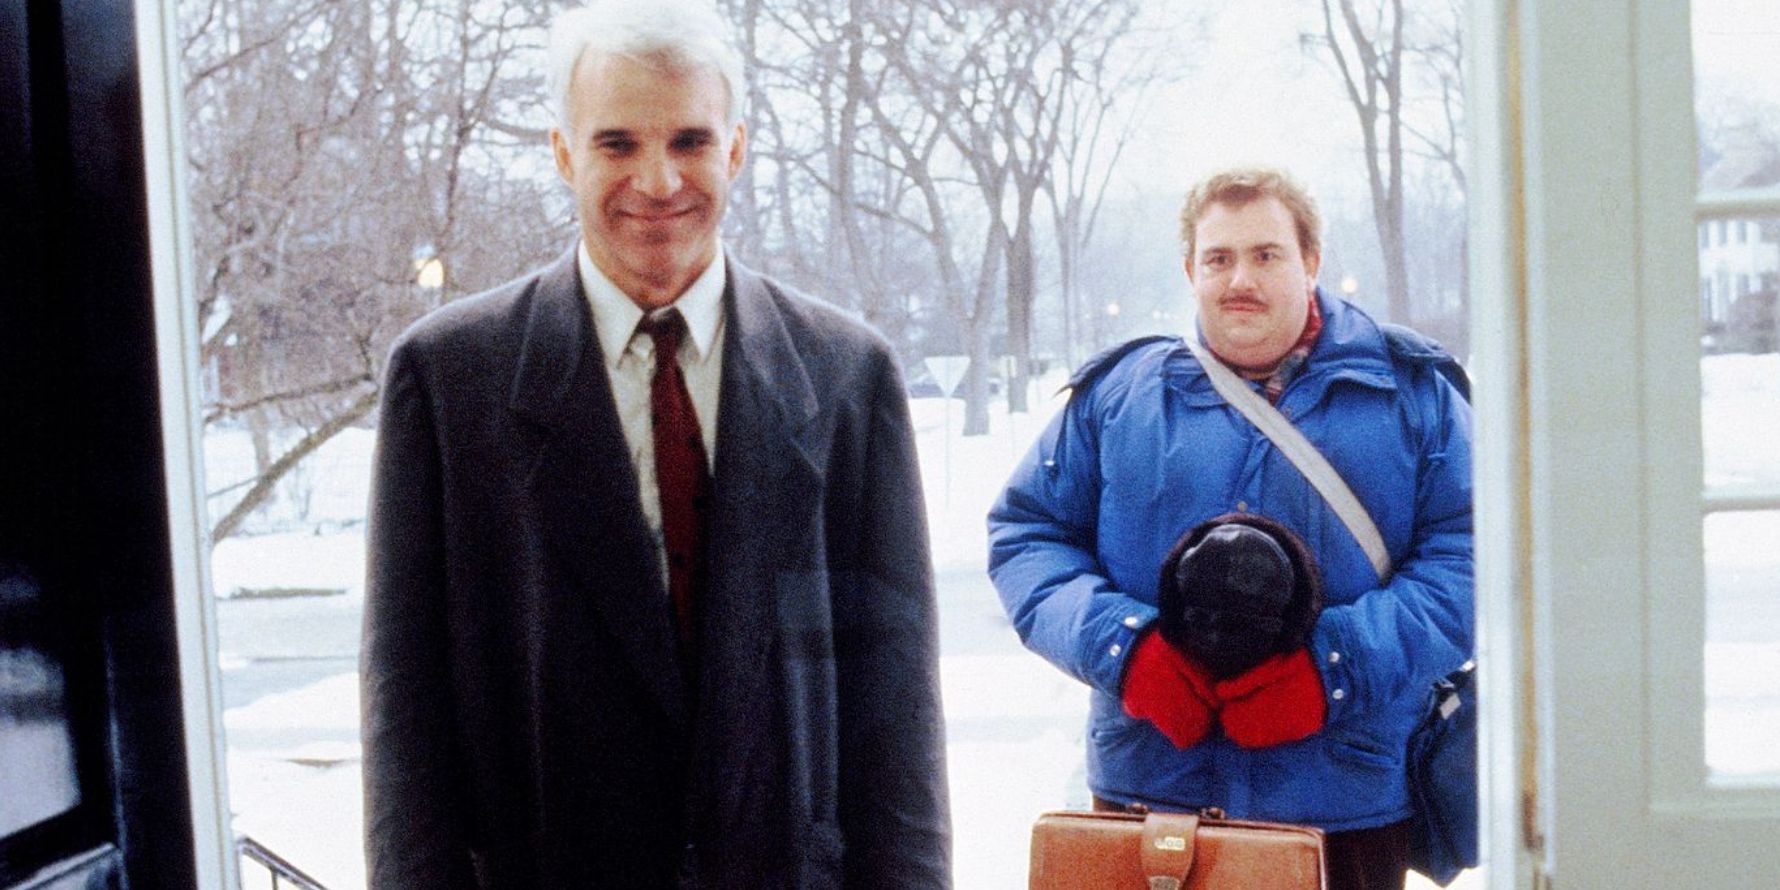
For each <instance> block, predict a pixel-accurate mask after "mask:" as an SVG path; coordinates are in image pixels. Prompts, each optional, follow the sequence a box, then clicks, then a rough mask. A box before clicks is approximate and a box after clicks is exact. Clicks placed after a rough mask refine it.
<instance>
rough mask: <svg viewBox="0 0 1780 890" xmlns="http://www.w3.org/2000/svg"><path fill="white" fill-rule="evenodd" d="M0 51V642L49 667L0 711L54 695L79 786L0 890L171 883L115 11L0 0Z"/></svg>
mask: <svg viewBox="0 0 1780 890" xmlns="http://www.w3.org/2000/svg"><path fill="white" fill-rule="evenodd" d="M0 60H3V61H0V116H4V124H3V125H0V564H4V565H5V566H6V567H8V571H9V572H10V573H11V574H12V575H13V576H16V577H20V578H25V579H28V582H20V583H19V584H17V585H13V586H12V587H10V588H9V589H12V590H15V591H29V593H28V594H27V593H17V595H16V596H14V597H13V598H12V599H9V600H6V602H8V603H13V605H12V606H10V608H13V609H15V610H16V613H17V615H25V614H26V612H25V611H24V610H26V609H27V608H28V609H29V610H30V611H29V614H30V615H31V616H32V617H31V619H30V620H29V621H25V620H24V619H22V618H21V619H20V620H17V621H13V622H11V623H10V625H9V626H10V627H11V628H12V631H11V632H9V633H0V649H5V648H8V647H10V650H11V651H12V652H14V653H15V655H14V656H13V661H14V663H15V664H24V663H26V660H27V659H30V660H31V663H33V664H35V663H38V662H41V663H43V664H46V665H49V666H50V668H51V669H52V670H51V671H50V673H51V674H55V675H58V676H59V679H58V680H57V681H56V682H54V683H52V682H49V681H45V682H44V683H40V684H38V685H40V686H44V687H45V688H46V689H47V690H48V691H47V692H43V693H41V694H35V695H26V694H25V693H19V694H18V695H15V696H14V698H15V699H16V701H14V702H13V703H12V704H11V705H0V707H8V708H10V709H12V711H13V713H11V714H10V715H8V714H0V717H12V718H17V717H19V716H21V715H23V714H25V713H27V711H26V709H27V707H29V708H33V709H35V710H31V711H30V712H29V713H32V714H36V713H37V712H38V711H41V710H45V707H46V706H45V705H44V704H43V702H46V701H47V702H50V703H51V704H50V705H49V706H48V710H49V711H50V712H51V713H52V719H54V717H55V716H59V718H60V719H61V721H62V722H63V724H64V725H65V726H66V727H67V737H68V739H69V740H70V746H71V748H72V760H73V762H74V764H75V765H76V774H77V780H78V792H79V793H78V795H77V800H76V801H75V802H74V805H73V806H72V807H71V808H68V809H66V810H65V811H63V812H60V813H58V814H55V815H52V816H50V817H49V818H46V819H43V820H42V821H38V822H35V823H34V824H31V825H29V826H28V827H25V828H22V829H20V830H17V831H12V832H9V833H5V834H4V835H3V836H0V887H18V886H27V885H39V884H40V882H44V881H46V880H47V881H48V882H49V883H47V884H44V886H54V887H63V886H121V887H130V888H150V887H171V888H189V887H192V886H195V883H196V878H195V872H194V868H193V853H192V832H191V822H190V808H189V799H188V793H187V786H186V771H185V751H184V747H183V725H184V722H183V717H182V710H181V703H180V686H179V674H178V664H179V662H178V658H177V651H176V647H175V637H174V628H175V626H174V611H173V602H174V600H173V596H174V592H173V586H172V573H171V562H170V557H169V552H170V551H169V534H168V528H167V501H166V497H167V494H166V486H165V482H164V475H163V460H162V454H161V434H160V418H159V403H158V389H157V363H156V357H155V352H154V327H153V321H154V320H153V301H152V298H151V293H150V269H149V247H148V231H147V218H148V214H147V204H146V197H145V194H146V193H145V184H144V173H143V170H144V168H143V155H142V130H141V127H142V115H141V109H140V100H139V83H138V79H137V77H138V75H137V59H136V54H135V35H134V20H133V18H132V5H131V3H129V2H125V0H30V2H27V0H0ZM27 601H28V604H27V605H21V604H26V603H27ZM0 608H8V607H6V606H3V605H0ZM15 617H16V616H15ZM6 623H7V622H5V621H3V620H0V624H6ZM16 653H26V654H24V655H18V654H16ZM32 675H33V676H36V675H37V674H36V673H33V674H32ZM15 685H17V684H15ZM33 688H35V687H33ZM29 691H30V690H27V692H29ZM15 692H16V690H15ZM27 698H29V699H30V701H31V702H35V704H23V703H21V702H25V701H26V699H27ZM0 701H5V700H4V699H0ZM13 722H14V723H15V724H16V723H19V722H20V721H19V720H16V719H15V720H13ZM51 759H52V760H53V757H52V758H51ZM0 775H10V774H5V773H0ZM8 781H12V782H15V783H20V784H21V785H23V784H28V783H29V782H31V781H33V779H32V778H31V777H29V776H27V777H24V778H20V777H17V776H14V777H12V778H10V779H9V780H8ZM21 790H22V789H21V788H0V799H5V798H7V797H8V796H9V794H13V795H16V794H19V793H21ZM24 790H28V789H24ZM47 799H51V800H53V799H54V798H53V797H51V798H47Z"/></svg>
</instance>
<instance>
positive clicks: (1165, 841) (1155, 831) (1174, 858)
mask: <svg viewBox="0 0 1780 890" xmlns="http://www.w3.org/2000/svg"><path fill="white" fill-rule="evenodd" d="M1198 831H1199V815H1198V814H1197V813H1156V812H1150V813H1145V814H1144V817H1143V873H1144V875H1145V876H1146V877H1147V878H1148V879H1149V890H1180V888H1181V885H1183V884H1185V883H1186V882H1187V875H1188V874H1190V873H1191V872H1192V871H1193V839H1194V836H1195V835H1196V834H1197V833H1198Z"/></svg>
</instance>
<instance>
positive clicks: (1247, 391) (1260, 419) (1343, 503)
mask: <svg viewBox="0 0 1780 890" xmlns="http://www.w3.org/2000/svg"><path fill="white" fill-rule="evenodd" d="M1181 339H1183V340H1185V341H1186V343H1187V348H1188V349H1191V350H1192V351H1193V355H1194V357H1196V358H1198V359H1199V364H1200V365H1202V366H1204V367H1205V374H1206V376H1208V377H1210V378H1211V385H1212V386H1213V387H1215V388H1216V389H1217V391H1218V394H1219V395H1221V396H1223V397H1224V401H1226V402H1229V403H1230V406H1231V407H1233V408H1235V409H1236V410H1238V411H1240V412H1242V415H1243V416H1244V417H1247V418H1248V419H1249V421H1250V422H1251V423H1253V424H1254V425H1255V427H1256V428H1257V429H1259V430H1260V431H1261V432H1262V433H1263V434H1264V435H1266V436H1267V438H1269V439H1272V440H1273V444H1275V445H1278V446H1279V450H1280V452H1281V453H1282V454H1284V455H1285V456H1286V458H1287V459H1288V460H1290V461H1291V462H1292V463H1293V464H1295V465H1297V467H1298V471H1299V472H1301V473H1303V474H1304V478H1305V479H1308V480H1310V484H1311V485H1312V486H1313V487H1315V488H1316V490H1317V491H1318V492H1319V493H1321V494H1322V496H1323V500H1325V501H1328V502H1329V506H1330V507H1332V508H1334V510H1335V515H1337V516H1339V517H1341V522H1342V524H1344V525H1346V526H1347V530H1348V531H1349V532H1352V533H1353V536H1354V540H1356V541H1358V542H1359V543H1360V549H1361V550H1363V551H1365V553H1366V558H1367V559H1368V560H1370V561H1371V563H1372V570H1373V571H1375V572H1377V573H1378V581H1379V583H1381V584H1382V583H1384V582H1385V581H1388V580H1390V577H1391V555H1390V552H1389V551H1388V550H1386V549H1385V546H1384V536H1383V535H1381V534H1379V533H1378V526H1377V524H1375V523H1374V522H1373V521H1372V514H1370V513H1368V512H1366V508H1365V506H1364V505H1362V504H1361V503H1360V499H1359V498H1357V497H1355V496H1354V492H1353V489H1351V488H1349V487H1348V486H1347V481H1346V480H1344V479H1342V478H1341V474H1340V473H1337V472H1335V468H1334V467H1332V466H1330V465H1329V460H1328V458H1325V457H1323V453H1322V452H1321V451H1318V450H1317V447H1316V446H1315V445H1312V444H1310V440H1309V439H1306V438H1304V434H1303V433H1301V432H1299V431H1298V428H1297V427H1296V426H1293V425H1292V422H1291V421H1290V420H1287V419H1286V416H1285V415H1284V414H1281V413H1279V409H1278V408H1275V407H1273V405H1271V404H1269V403H1268V401H1267V400H1266V399H1264V398H1262V397H1261V395H1260V393H1257V392H1255V391H1254V390H1253V389H1251V388H1249V385H1248V384H1247V383H1244V382H1243V381H1242V378H1240V377H1238V376H1236V372H1235V371H1232V370H1230V369H1229V368H1228V367H1226V366H1225V365H1224V363H1223V362H1222V361H1219V360H1218V358H1217V356H1215V355H1212V354H1211V350H1210V349H1207V348H1205V345H1204V344H1202V343H1200V342H1199V337H1198V335H1197V334H1196V333H1193V332H1188V333H1187V335H1186V336H1185V337H1182V338H1181Z"/></svg>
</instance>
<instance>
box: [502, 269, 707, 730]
mask: <svg viewBox="0 0 1780 890" xmlns="http://www.w3.org/2000/svg"><path fill="white" fill-rule="evenodd" d="M511 406H512V408H513V410H514V411H515V412H517V413H518V414H519V415H520V416H522V417H523V418H525V419H526V420H527V421H529V422H530V423H532V424H535V425H538V426H540V427H543V428H545V429H546V431H547V432H546V435H545V436H544V438H543V439H542V440H541V441H542V445H541V450H540V453H539V455H538V456H537V458H536V461H537V462H536V470H535V471H534V472H533V473H532V474H531V486H532V492H531V494H532V497H533V498H534V499H535V503H537V504H538V505H539V510H538V515H539V516H540V517H543V519H542V521H541V523H540V526H541V527H540V529H539V532H540V534H541V535H542V536H544V538H545V540H546V542H547V546H549V547H550V550H551V556H552V563H553V564H555V565H557V566H560V567H561V568H562V571H563V573H564V577H565V578H566V580H567V581H568V582H569V583H567V584H559V585H555V586H554V589H550V590H546V591H543V592H542V593H541V602H542V603H543V604H544V606H545V611H546V613H547V614H545V615H542V616H538V617H539V620H540V621H541V622H543V624H542V626H541V627H540V629H539V632H540V635H541V637H542V638H543V639H544V640H546V641H547V642H546V646H547V648H548V649H550V650H552V651H549V652H546V653H545V659H546V661H545V663H546V665H548V666H549V667H548V668H547V669H548V670H550V671H551V673H552V674H553V675H554V676H555V677H557V678H558V679H559V680H561V679H563V678H564V677H565V675H566V676H567V677H568V678H573V677H574V676H575V674H576V671H577V670H578V667H577V666H578V665H585V664H586V663H587V661H588V659H586V657H585V651H577V650H578V649H579V647H580V646H583V645H592V644H595V640H582V639H574V638H569V639H565V636H571V635H570V634H568V633H567V632H566V631H567V630H568V629H570V628H574V627H577V626H579V624H580V622H579V621H577V620H575V616H577V615H580V614H581V613H583V612H584V611H586V609H587V606H588V605H589V604H588V603H586V602H585V601H586V600H591V604H590V605H591V607H592V608H591V612H592V618H593V620H594V621H595V622H596V623H597V624H598V625H600V626H601V627H602V628H603V630H604V631H605V633H604V634H603V635H602V636H606V637H609V638H612V639H616V640H618V641H619V642H620V644H621V645H622V647H623V648H624V650H625V652H626V654H627V655H628V657H629V658H630V660H631V661H633V662H634V663H635V666H636V669H637V675H638V676H640V677H642V678H644V682H645V683H647V684H649V686H650V687H651V690H652V691H653V692H654V694H655V697H656V698H657V699H658V700H659V701H660V702H661V705H662V708H663V710H664V711H665V712H666V713H667V715H668V717H669V718H670V720H672V721H673V722H674V723H675V724H676V725H679V726H682V727H685V726H686V725H687V704H686V688H685V683H684V680H683V678H682V677H681V675H680V667H679V664H678V661H677V659H676V658H675V657H674V652H675V643H674V631H673V625H672V621H671V618H670V616H669V609H668V606H667V601H668V600H667V592H666V589H665V588H664V586H663V581H662V579H661V577H660V574H661V572H660V568H659V563H658V561H657V559H656V557H655V550H654V542H653V541H652V540H651V538H650V534H649V530H648V527H647V525H646V524H645V523H644V520H643V517H642V512H641V509H640V506H639V503H640V502H639V500H638V497H637V473H636V468H635V467H634V466H632V464H631V459H630V449H629V447H628V446H627V445H626V443H625V439H624V431H623V429H622V428H621V427H620V425H619V422H618V408H617V404H616V402H615V401H614V399H613V396H612V384H611V381H610V379H608V377H607V374H606V368H605V359H604V356H603V355H602V353H601V351H600V346H599V338H598V336H596V335H595V332H594V328H593V318H592V312H591V310H590V309H589V307H588V306H587V301H586V300H585V299H584V298H583V296H582V292H581V285H580V279H579V274H578V272H577V271H576V262H575V252H574V251H570V252H569V253H568V254H567V255H566V256H565V257H563V259H561V260H559V261H558V262H557V263H555V264H554V265H552V266H550V267H549V268H548V269H546V270H545V271H544V272H543V273H542V275H541V276H540V277H539V280H538V282H537V285H536V291H535V293H534V294H533V298H532V301H531V315H530V318H529V320H528V322H527V325H526V333H525V340H524V343H523V344H522V346H521V354H520V358H519V367H518V370H517V372H516V374H515V375H514V379H513V390H512V400H511ZM587 679H588V680H589V681H591V680H592V679H593V678H587ZM563 692H564V690H563V689H552V688H550V684H548V683H547V685H546V689H545V690H544V693H545V694H546V695H551V694H562V693H563Z"/></svg>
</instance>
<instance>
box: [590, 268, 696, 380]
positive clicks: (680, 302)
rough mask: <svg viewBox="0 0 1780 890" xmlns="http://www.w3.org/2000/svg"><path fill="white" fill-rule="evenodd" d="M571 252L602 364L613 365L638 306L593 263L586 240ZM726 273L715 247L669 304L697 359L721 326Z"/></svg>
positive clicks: (634, 323)
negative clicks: (677, 314) (683, 323)
mask: <svg viewBox="0 0 1780 890" xmlns="http://www.w3.org/2000/svg"><path fill="white" fill-rule="evenodd" d="M575 254H576V265H577V266H578V267H579V268H580V271H581V292H582V293H583V294H585V295H586V297H587V301H588V303H590V304H591V305H592V306H593V326H594V328H595V330H597V331H598V332H599V338H600V351H601V352H602V353H603V354H604V355H605V358H606V366H607V367H615V366H617V364H618V359H619V357H620V356H622V355H624V351H625V349H626V348H628V347H629V345H630V339H631V336H632V335H634V334H635V333H636V330H637V322H639V321H641V320H642V319H643V310H642V307H640V306H638V305H637V304H636V303H633V302H631V299H630V297H628V296H625V294H624V292H623V291H621V290H619V289H618V285H616V284H613V283H612V279H610V278H607V277H606V273H604V272H601V271H600V269H599V267H598V266H596V265H594V263H593V257H592V256H591V255H589V254H588V252H587V242H585V241H577V247H576V251H575ZM727 274H728V273H727V266H726V265H725V263H724V259H723V251H722V250H721V249H719V250H718V251H717V256H716V258H715V259H713V260H711V264H710V265H709V266H706V267H705V270H704V271H703V272H701V273H699V276H698V278H696V279H694V280H693V282H692V284H691V285H690V286H688V287H687V288H686V291H685V292H684V293H682V294H680V296H679V297H678V298H677V299H675V300H674V302H673V303H672V304H670V305H672V306H674V307H675V308H677V309H679V310H680V316H681V317H682V318H684V319H686V330H687V332H688V333H690V334H691V335H692V346H693V348H694V349H695V350H696V351H697V354H698V358H699V359H701V360H702V359H704V357H705V356H707V355H709V354H710V352H711V347H712V345H713V344H714V343H715V342H716V340H717V334H718V332H719V329H720V328H721V327H722V322H723V286H724V283H725V281H726V280H727Z"/></svg>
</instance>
